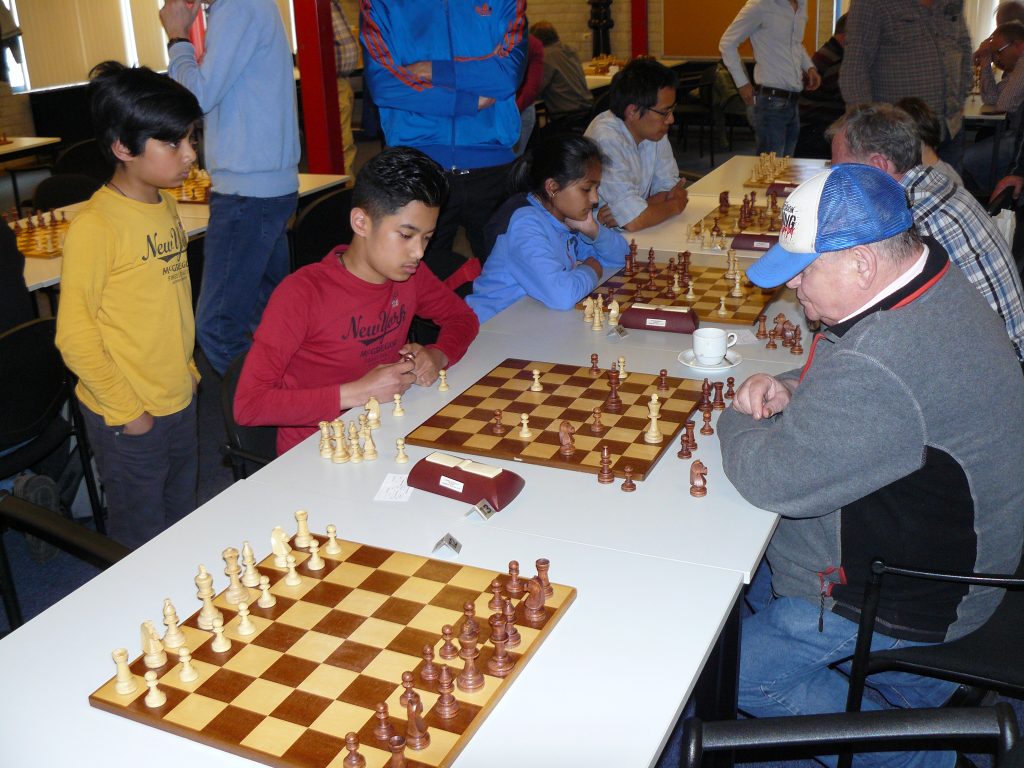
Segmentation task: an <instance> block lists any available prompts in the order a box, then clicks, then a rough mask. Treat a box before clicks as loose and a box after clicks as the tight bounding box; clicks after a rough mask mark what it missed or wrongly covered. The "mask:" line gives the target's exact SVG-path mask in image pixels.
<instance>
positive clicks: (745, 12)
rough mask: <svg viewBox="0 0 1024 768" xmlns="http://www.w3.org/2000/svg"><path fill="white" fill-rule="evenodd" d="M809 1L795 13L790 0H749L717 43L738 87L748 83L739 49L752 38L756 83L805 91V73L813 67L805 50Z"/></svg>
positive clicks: (799, 2) (801, 0) (800, 0)
mask: <svg viewBox="0 0 1024 768" xmlns="http://www.w3.org/2000/svg"><path fill="white" fill-rule="evenodd" d="M806 26H807V0H797V9H796V11H795V12H794V11H793V6H792V5H791V4H790V2H789V0H747V4H746V5H744V6H743V7H742V8H741V9H740V12H739V13H737V14H736V18H735V19H733V22H732V24H730V25H729V28H728V29H726V30H725V34H723V35H722V39H721V40H720V41H719V43H718V50H719V51H720V52H721V54H722V61H723V62H725V66H726V67H728V68H729V72H730V74H732V79H733V80H735V81H736V87H737V88H741V87H742V86H744V85H746V84H747V83H748V82H750V81H749V79H748V78H747V69H746V67H745V66H744V65H743V62H742V61H741V60H740V54H739V46H740V44H741V43H742V42H743V41H744V40H746V39H747V38H750V43H751V45H753V46H754V59H755V60H756V64H755V65H754V79H755V80H756V81H757V83H758V85H764V86H768V87H770V88H781V89H782V90H784V91H795V92H799V91H802V90H803V88H804V72H806V71H807V70H809V69H810V68H811V67H813V66H814V64H813V62H812V61H811V57H810V56H808V55H807V51H805V50H804V42H803V37H804V27H806Z"/></svg>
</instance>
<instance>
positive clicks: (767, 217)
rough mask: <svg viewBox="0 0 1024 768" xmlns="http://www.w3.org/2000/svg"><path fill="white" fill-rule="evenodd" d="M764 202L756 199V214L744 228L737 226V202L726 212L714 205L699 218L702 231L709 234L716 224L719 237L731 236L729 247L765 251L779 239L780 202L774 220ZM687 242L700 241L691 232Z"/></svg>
mask: <svg viewBox="0 0 1024 768" xmlns="http://www.w3.org/2000/svg"><path fill="white" fill-rule="evenodd" d="M766 202H767V201H765V200H758V201H757V203H755V205H754V209H755V211H757V214H756V215H755V216H754V218H753V220H752V221H751V222H750V223H749V224H748V225H747V226H746V227H745V228H744V229H740V228H739V217H740V206H739V205H738V204H730V205H729V211H728V212H727V213H722V209H721V207H720V206H717V205H716V206H715V207H714V208H712V209H711V211H710V213H708V215H707V216H705V217H704V218H703V219H701V221H700V223H701V224H702V225H703V227H704V231H705V232H707V233H709V236H710V233H711V231H712V230H713V229H714V228H715V227H716V226H717V227H718V228H719V229H720V230H721V232H722V234H721V237H730V238H733V240H732V242H731V243H730V246H729V247H731V248H735V249H737V250H747V251H754V250H756V251H766V250H768V249H769V248H771V247H772V246H773V245H775V243H777V242H778V241H779V221H780V219H781V218H782V207H781V204H780V205H779V208H778V210H777V211H776V212H775V220H774V222H773V221H772V212H771V208H770V206H768V205H765V203H766ZM762 211H764V223H763V224H762V223H761V219H760V213H761V212H762ZM773 223H774V224H775V226H774V227H772V226H771V225H772V224H773ZM713 239H714V238H710V239H709V246H708V247H711V241H712V240H713ZM687 242H700V241H695V238H694V233H692V232H691V234H690V237H689V239H688V241H687ZM700 244H701V245H703V242H700ZM715 245H717V243H716V244H715ZM691 271H692V270H691Z"/></svg>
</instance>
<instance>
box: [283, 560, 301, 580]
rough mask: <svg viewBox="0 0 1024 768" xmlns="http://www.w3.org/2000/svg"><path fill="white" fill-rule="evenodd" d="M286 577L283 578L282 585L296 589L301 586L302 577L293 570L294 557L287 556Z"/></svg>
mask: <svg viewBox="0 0 1024 768" xmlns="http://www.w3.org/2000/svg"><path fill="white" fill-rule="evenodd" d="M287 559H288V575H287V576H285V577H284V583H285V584H286V585H287V586H289V587H297V586H299V585H300V584H302V577H301V576H299V572H298V571H297V570H295V557H294V555H288V558H287Z"/></svg>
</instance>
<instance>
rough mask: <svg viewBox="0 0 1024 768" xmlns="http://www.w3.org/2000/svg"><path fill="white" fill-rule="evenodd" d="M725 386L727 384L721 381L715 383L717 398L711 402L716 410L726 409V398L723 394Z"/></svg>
mask: <svg viewBox="0 0 1024 768" xmlns="http://www.w3.org/2000/svg"><path fill="white" fill-rule="evenodd" d="M724 386H725V383H724V382H721V381H716V382H715V384H714V387H715V399H714V401H713V402H712V403H711V407H712V408H713V409H714V410H716V411H724V410H725V400H724V398H723V396H722V388H723V387H724Z"/></svg>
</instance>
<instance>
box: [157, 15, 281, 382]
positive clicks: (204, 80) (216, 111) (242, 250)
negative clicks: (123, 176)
mask: <svg viewBox="0 0 1024 768" xmlns="http://www.w3.org/2000/svg"><path fill="white" fill-rule="evenodd" d="M205 5H206V6H207V7H208V9H209V10H208V14H209V15H208V28H207V35H206V55H205V56H204V58H203V63H202V64H199V63H198V62H197V61H196V54H195V49H194V48H193V47H192V43H191V42H189V40H188V29H189V27H191V26H192V22H193V21H194V20H195V17H196V15H197V14H198V13H199V9H200V3H198V2H194V3H192V4H191V5H190V4H189V3H188V2H186V0H166V1H165V3H164V5H163V7H162V8H161V9H160V21H161V23H162V24H163V26H164V30H165V31H166V32H167V37H168V41H167V50H168V55H169V57H170V66H169V67H168V74H169V75H170V76H171V77H173V78H174V79H175V80H177V81H178V82H179V83H181V84H182V85H184V86H185V87H186V88H188V89H189V90H190V91H192V93H194V94H195V96H196V98H197V99H198V100H199V104H200V106H201V107H202V109H203V113H204V114H205V116H206V123H205V132H204V139H205V149H206V166H207V170H209V172H210V177H211V179H212V181H213V194H211V196H210V224H209V226H208V227H207V230H206V243H205V247H204V255H205V259H206V264H205V266H204V269H203V283H202V288H201V289H200V292H199V306H198V308H197V310H196V336H197V338H198V340H199V344H200V346H201V347H202V348H203V352H205V353H206V357H207V359H208V360H209V361H210V364H211V365H212V366H213V369H214V370H215V371H217V373H219V374H221V375H223V373H224V371H225V370H227V367H228V366H229V365H230V364H231V361H232V360H234V359H235V358H236V357H237V356H238V355H240V354H241V353H243V352H245V351H246V350H247V349H249V345H250V344H251V343H252V335H251V334H252V331H253V329H254V328H255V327H256V326H257V324H258V323H259V320H260V316H261V315H262V314H263V308H264V307H265V306H266V304H267V299H269V298H270V294H271V292H273V290H274V287H275V286H276V285H277V284H278V283H279V282H281V280H282V279H283V278H284V276H285V275H287V274H288V241H287V240H286V239H285V229H286V227H287V225H288V220H289V219H290V218H291V217H292V215H293V214H294V213H295V207H296V203H297V201H298V195H297V192H298V188H299V178H298V164H299V122H298V112H297V109H296V100H295V75H294V70H293V68H292V52H291V45H290V44H289V42H288V38H287V35H286V34H285V31H284V24H283V23H282V22H281V14H280V12H279V11H278V9H277V4H276V3H275V2H274V0H209V2H206V3H205Z"/></svg>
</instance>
